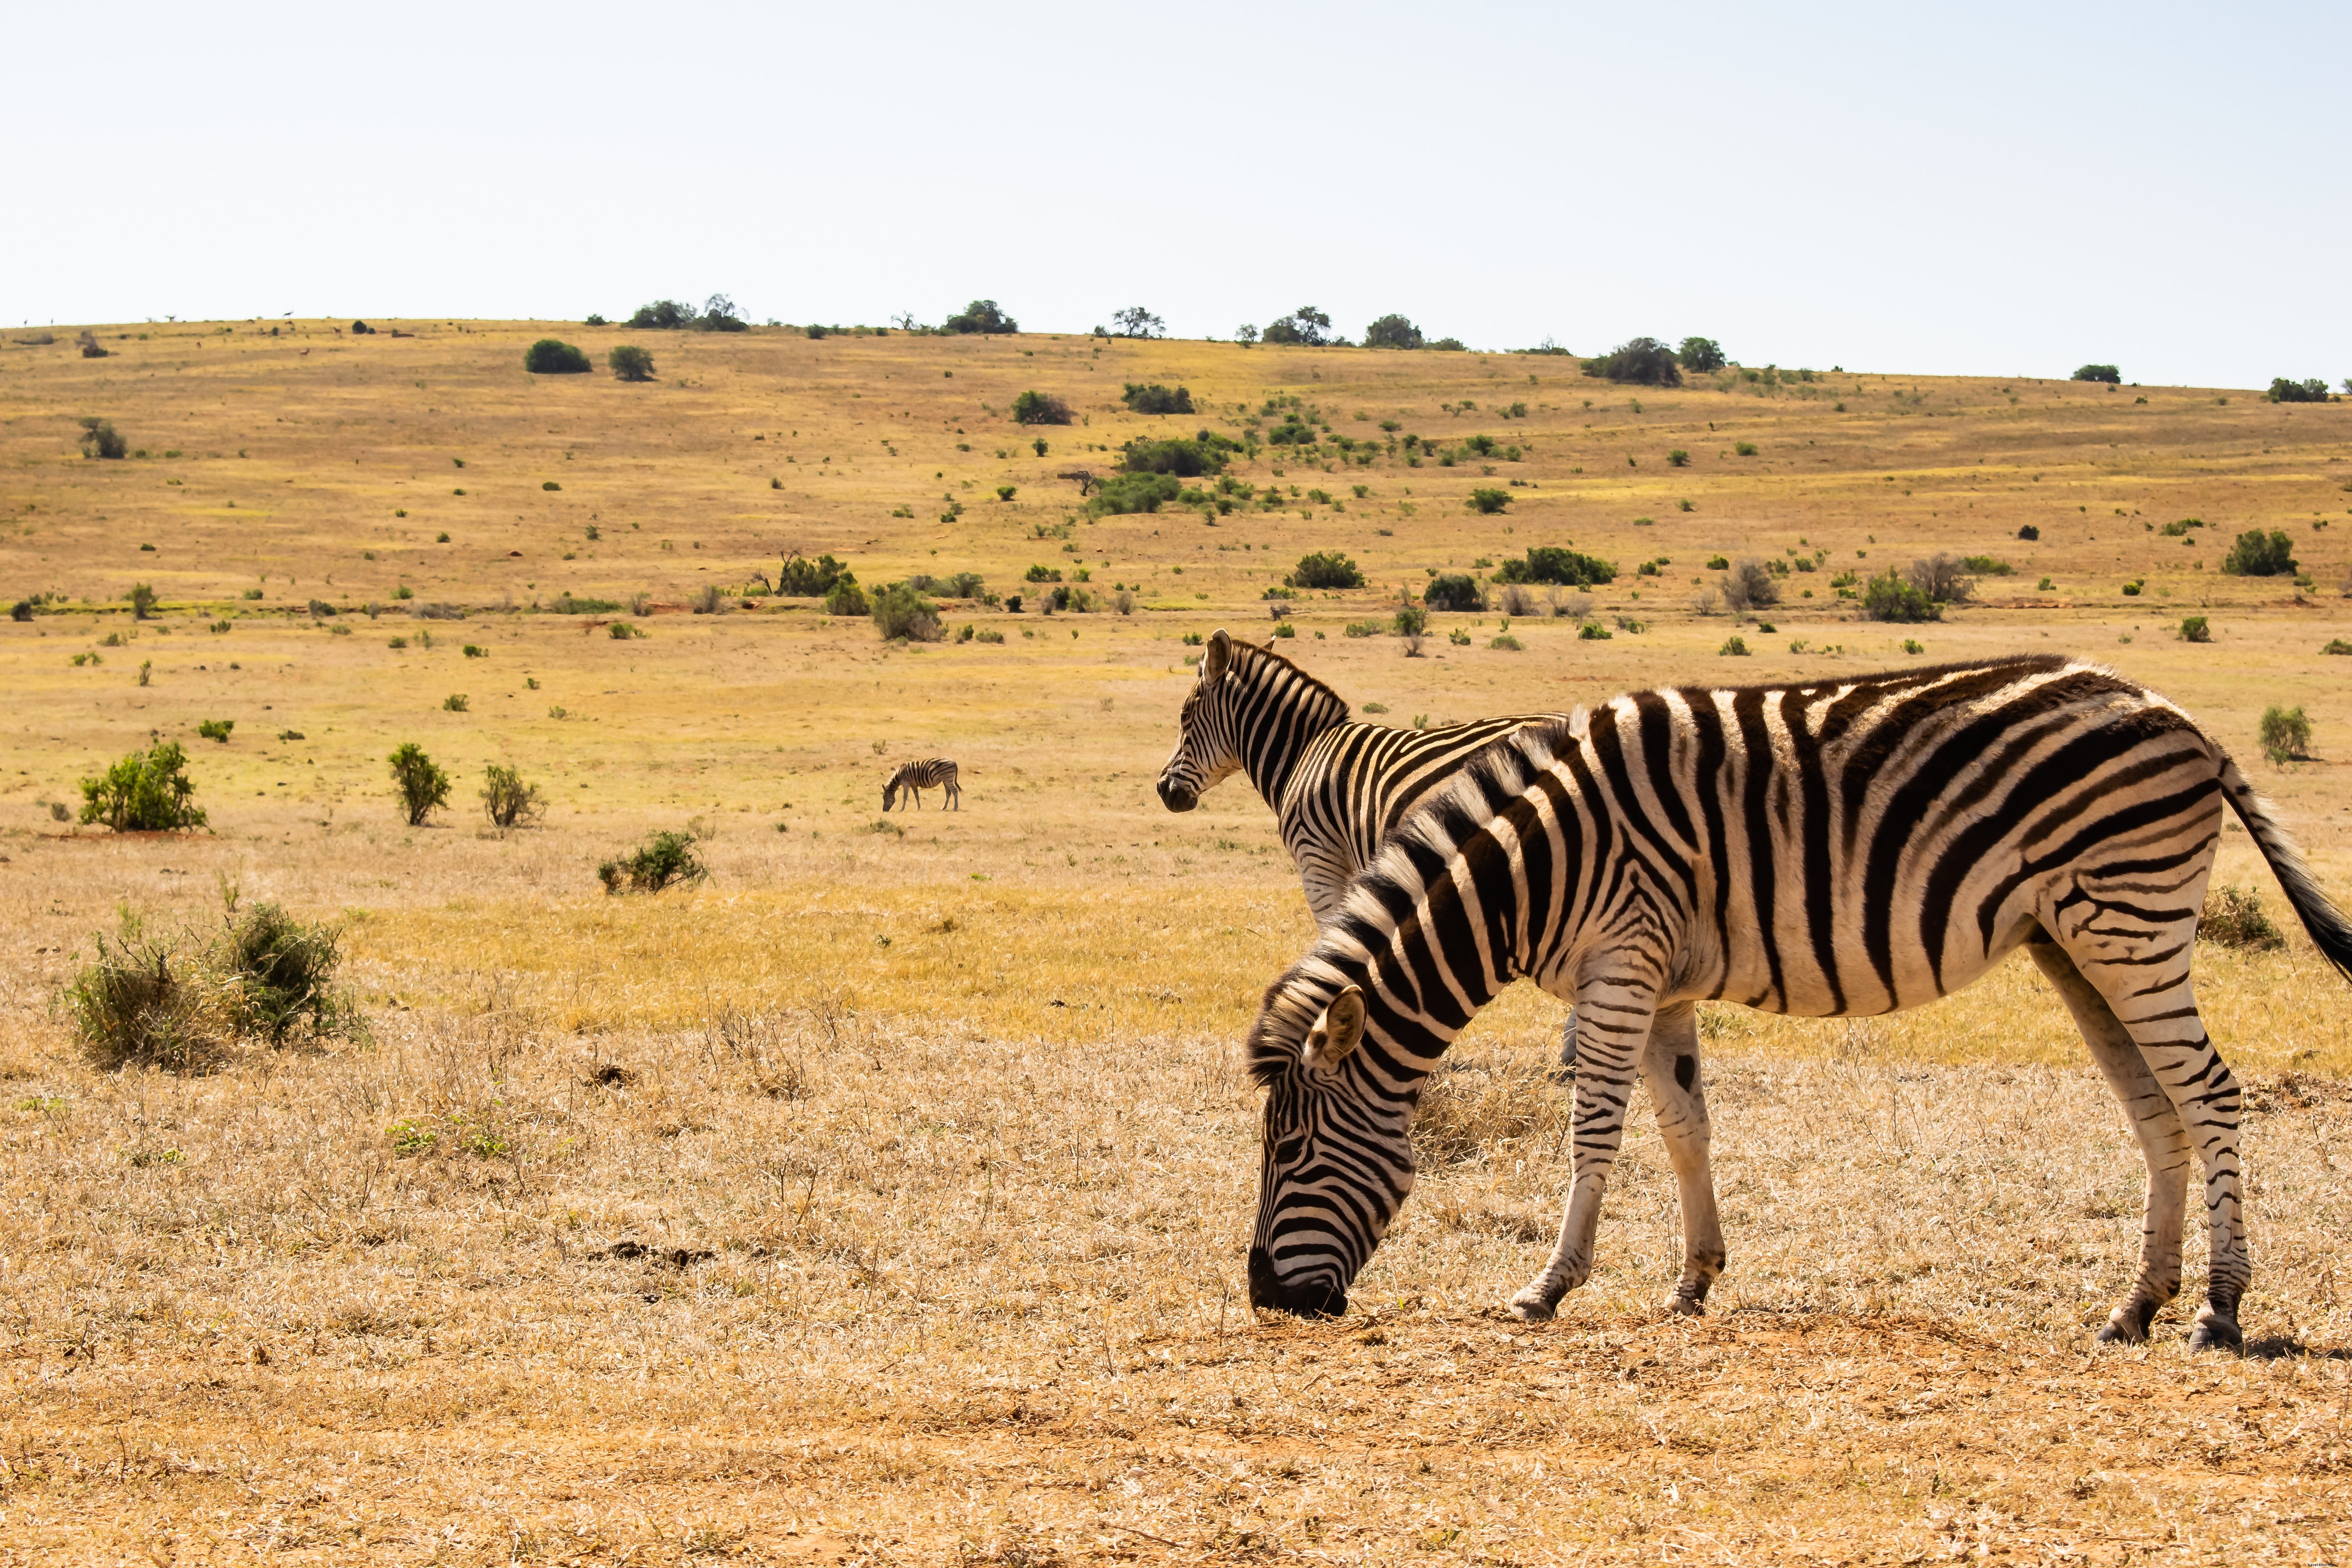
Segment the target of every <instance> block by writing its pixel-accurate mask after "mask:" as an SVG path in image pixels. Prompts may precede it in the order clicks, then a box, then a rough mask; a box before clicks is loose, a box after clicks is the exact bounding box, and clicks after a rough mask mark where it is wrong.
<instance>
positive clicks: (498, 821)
mask: <svg viewBox="0 0 2352 1568" xmlns="http://www.w3.org/2000/svg"><path fill="white" fill-rule="evenodd" d="M482 781H483V782H482V809H483V810H484V811H486V812H488V814H489V818H490V826H493V827H502V828H503V827H530V826H534V825H535V824H537V823H538V821H539V820H540V817H541V812H542V807H541V805H540V799H539V786H538V785H537V784H525V783H524V782H523V777H522V774H521V773H520V772H518V771H517V770H515V769H513V768H507V767H500V766H499V764H498V763H491V764H490V765H489V766H488V768H485V769H484V770H483V773H482Z"/></svg>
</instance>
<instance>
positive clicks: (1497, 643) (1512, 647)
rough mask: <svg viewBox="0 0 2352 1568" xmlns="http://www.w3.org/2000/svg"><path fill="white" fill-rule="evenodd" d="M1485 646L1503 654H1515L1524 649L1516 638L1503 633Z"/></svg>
mask: <svg viewBox="0 0 2352 1568" xmlns="http://www.w3.org/2000/svg"><path fill="white" fill-rule="evenodd" d="M1486 646H1487V647H1491V648H1495V649H1497V650H1499V651H1500V652H1503V653H1517V652H1519V651H1521V649H1522V648H1523V647H1525V645H1524V644H1522V643H1521V642H1520V641H1519V639H1518V638H1517V637H1513V636H1512V635H1511V634H1510V633H1508V632H1505V633H1503V634H1502V635H1501V636H1500V637H1496V638H1495V640H1494V641H1492V642H1490V643H1488V644H1487V645H1486Z"/></svg>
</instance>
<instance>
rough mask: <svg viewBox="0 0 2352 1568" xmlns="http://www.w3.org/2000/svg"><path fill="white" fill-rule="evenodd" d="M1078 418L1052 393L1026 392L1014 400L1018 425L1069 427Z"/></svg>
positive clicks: (1015, 420)
mask: <svg viewBox="0 0 2352 1568" xmlns="http://www.w3.org/2000/svg"><path fill="white" fill-rule="evenodd" d="M1076 417H1077V416H1076V414H1075V413H1073V412H1072V411H1071V408H1070V405H1068V404H1066V403H1065V402H1063V401H1062V400H1061V399H1060V398H1058V397H1056V396H1055V395H1053V394H1052V393H1050V392H1034V391H1033V392H1024V393H1023V394H1021V395H1019V396H1017V397H1015V398H1014V399H1013V423H1014V424H1016V425H1067V424H1069V423H1070V422H1071V421H1073V420H1074V419H1076Z"/></svg>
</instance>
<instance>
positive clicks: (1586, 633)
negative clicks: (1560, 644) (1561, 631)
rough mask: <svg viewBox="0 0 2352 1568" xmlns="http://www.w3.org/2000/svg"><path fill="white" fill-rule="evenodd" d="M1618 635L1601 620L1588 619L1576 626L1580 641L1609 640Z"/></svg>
mask: <svg viewBox="0 0 2352 1568" xmlns="http://www.w3.org/2000/svg"><path fill="white" fill-rule="evenodd" d="M1616 635H1617V634H1616V633H1614V632H1612V631H1611V630H1610V629H1609V628H1608V627H1607V626H1602V625H1601V623H1600V622H1599V621H1586V622H1584V623H1583V624H1582V625H1581V626H1578V627H1577V628H1576V637H1577V640H1578V641H1579V642H1607V641H1609V640H1610V639H1611V638H1612V637H1615V636H1616Z"/></svg>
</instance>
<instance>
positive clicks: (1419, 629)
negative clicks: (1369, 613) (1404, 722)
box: [1390, 605, 1429, 729]
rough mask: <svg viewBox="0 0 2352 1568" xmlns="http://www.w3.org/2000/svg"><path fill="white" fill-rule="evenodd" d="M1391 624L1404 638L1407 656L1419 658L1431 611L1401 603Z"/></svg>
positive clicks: (1427, 631) (1397, 633) (1405, 654)
mask: <svg viewBox="0 0 2352 1568" xmlns="http://www.w3.org/2000/svg"><path fill="white" fill-rule="evenodd" d="M1390 625H1391V626H1394V627H1395V628H1396V635H1397V636H1399V637H1402V638H1404V656H1405V658H1420V657H1421V639H1422V638H1423V637H1426V636H1427V635H1428V634H1429V612H1428V611H1427V610H1424V609H1423V608H1422V607H1421V606H1420V605H1398V606H1397V613H1396V618H1395V619H1394V620H1393V621H1391V623H1390ZM1414 727H1415V728H1416V729H1417V728H1419V727H1420V726H1418V725H1416V726H1414Z"/></svg>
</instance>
